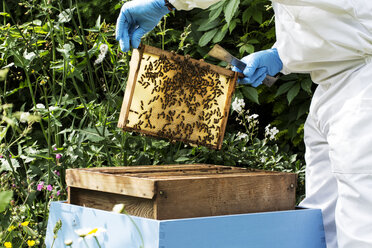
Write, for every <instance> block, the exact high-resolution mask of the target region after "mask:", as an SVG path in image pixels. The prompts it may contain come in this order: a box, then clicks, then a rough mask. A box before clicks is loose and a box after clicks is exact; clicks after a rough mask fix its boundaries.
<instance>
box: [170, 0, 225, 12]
mask: <svg viewBox="0 0 372 248" xmlns="http://www.w3.org/2000/svg"><path fill="white" fill-rule="evenodd" d="M219 1H220V0H204V1H197V0H169V3H171V4H172V5H173V6H174V7H175V8H176V9H177V10H191V9H193V8H201V9H206V8H208V7H209V6H211V5H212V4H214V3H217V2H219Z"/></svg>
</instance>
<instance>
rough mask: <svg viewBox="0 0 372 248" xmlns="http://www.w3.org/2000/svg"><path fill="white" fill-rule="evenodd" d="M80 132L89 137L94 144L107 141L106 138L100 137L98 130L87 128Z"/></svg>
mask: <svg viewBox="0 0 372 248" xmlns="http://www.w3.org/2000/svg"><path fill="white" fill-rule="evenodd" d="M79 131H80V132H82V133H84V134H85V135H86V136H87V137H86V138H87V139H88V140H90V141H92V142H100V141H103V140H105V137H102V136H100V135H99V134H98V133H97V130H96V129H94V128H85V129H83V130H79Z"/></svg>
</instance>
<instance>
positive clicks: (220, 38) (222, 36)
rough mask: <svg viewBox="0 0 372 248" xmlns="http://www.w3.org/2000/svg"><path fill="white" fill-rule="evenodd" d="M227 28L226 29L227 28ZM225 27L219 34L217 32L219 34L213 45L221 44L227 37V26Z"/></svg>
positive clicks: (214, 38) (215, 37)
mask: <svg viewBox="0 0 372 248" xmlns="http://www.w3.org/2000/svg"><path fill="white" fill-rule="evenodd" d="M225 26H226V28H225ZM225 26H224V27H223V28H222V30H220V31H219V32H217V34H216V35H215V36H214V37H213V43H218V42H220V41H221V40H222V39H223V38H224V37H225V35H226V33H227V30H228V29H227V24H225Z"/></svg>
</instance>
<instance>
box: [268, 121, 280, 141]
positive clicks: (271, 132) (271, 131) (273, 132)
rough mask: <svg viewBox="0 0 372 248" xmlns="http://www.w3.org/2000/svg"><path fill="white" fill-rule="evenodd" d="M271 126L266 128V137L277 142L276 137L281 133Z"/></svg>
mask: <svg viewBox="0 0 372 248" xmlns="http://www.w3.org/2000/svg"><path fill="white" fill-rule="evenodd" d="M270 126H271V125H270V124H269V125H267V126H266V127H265V136H266V137H269V139H270V140H275V135H276V134H277V133H279V130H278V129H277V128H276V127H272V128H270Z"/></svg>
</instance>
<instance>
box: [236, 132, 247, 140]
mask: <svg viewBox="0 0 372 248" xmlns="http://www.w3.org/2000/svg"><path fill="white" fill-rule="evenodd" d="M236 137H237V138H238V139H241V140H242V139H245V138H246V137H248V134H246V133H241V132H238V134H237V135H236Z"/></svg>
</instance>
